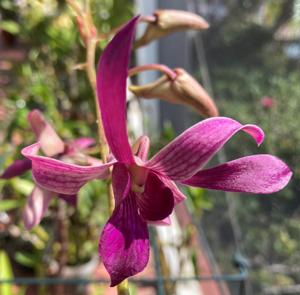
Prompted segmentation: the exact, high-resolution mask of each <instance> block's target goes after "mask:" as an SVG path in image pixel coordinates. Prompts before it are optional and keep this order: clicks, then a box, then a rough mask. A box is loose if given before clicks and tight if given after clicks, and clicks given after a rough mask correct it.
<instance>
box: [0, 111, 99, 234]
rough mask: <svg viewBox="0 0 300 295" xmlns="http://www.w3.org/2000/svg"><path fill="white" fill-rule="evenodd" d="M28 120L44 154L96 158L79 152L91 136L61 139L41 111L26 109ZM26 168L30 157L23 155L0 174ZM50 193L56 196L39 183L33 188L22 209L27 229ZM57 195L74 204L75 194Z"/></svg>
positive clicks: (43, 209) (44, 207)
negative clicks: (70, 140)
mask: <svg viewBox="0 0 300 295" xmlns="http://www.w3.org/2000/svg"><path fill="white" fill-rule="evenodd" d="M28 121H29V123H30V125H31V129H32V131H33V132H34V134H35V136H36V138H37V141H38V142H39V144H40V147H41V149H42V151H43V153H44V154H45V155H46V156H49V157H50V156H55V157H57V158H60V159H68V160H69V161H72V160H78V158H79V157H81V158H84V160H85V161H86V162H87V164H90V162H93V161H95V160H96V159H93V158H91V157H87V156H85V155H83V154H82V152H84V150H85V149H86V148H88V147H89V146H91V145H93V144H94V139H92V138H87V137H83V138H79V139H77V140H75V141H73V142H69V143H64V142H63V141H62V140H61V139H60V138H59V136H58V135H57V133H56V132H55V130H54V129H53V127H52V126H51V125H50V124H49V123H48V122H47V121H46V120H45V118H44V116H43V114H42V113H41V112H40V111H38V110H33V111H31V112H30V113H29V115H28ZM97 162H98V160H97ZM98 163H99V162H98ZM30 169H31V160H29V159H27V158H25V159H20V160H16V161H14V162H13V163H12V164H11V165H10V166H9V167H8V168H7V169H6V170H5V171H4V172H3V174H2V175H1V176H0V178H1V179H10V178H12V177H16V176H20V175H22V174H24V173H25V172H26V171H28V170H30ZM54 196H56V193H54V192H51V191H48V190H45V189H42V188H41V187H39V186H36V187H35V188H34V189H33V191H32V193H31V195H30V196H29V197H28V200H27V204H26V206H25V208H24V211H23V221H24V224H25V227H26V228H27V229H31V228H32V227H34V226H35V225H37V224H39V223H40V221H41V219H42V218H43V216H44V214H45V212H46V210H47V208H48V205H49V203H50V201H51V199H52V198H53V197H54ZM58 197H59V198H61V199H63V200H64V201H66V202H68V203H70V204H71V205H73V206H76V202H77V196H76V194H72V195H64V194H59V195H58Z"/></svg>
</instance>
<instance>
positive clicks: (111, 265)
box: [99, 195, 150, 286]
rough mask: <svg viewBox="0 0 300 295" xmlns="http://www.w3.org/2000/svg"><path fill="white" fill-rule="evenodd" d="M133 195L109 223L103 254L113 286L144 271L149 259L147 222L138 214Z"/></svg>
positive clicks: (101, 248) (102, 246) (125, 200)
mask: <svg viewBox="0 0 300 295" xmlns="http://www.w3.org/2000/svg"><path fill="white" fill-rule="evenodd" d="M134 198H135V197H134V196H133V195H131V196H129V197H127V198H126V199H124V200H123V202H122V203H121V204H120V206H118V207H117V208H116V209H115V211H114V213H113V215H112V216H111V218H110V219H109V220H108V222H107V224H106V225H105V227H104V229H103V231H102V234H101V237H100V242H99V253H100V256H101V258H102V261H103V263H104V266H105V268H106V269H107V271H108V273H109V275H110V277H111V286H115V285H117V284H119V283H120V282H122V281H123V280H124V279H126V278H128V277H130V276H133V275H135V274H137V273H139V272H141V271H142V270H143V269H144V268H145V267H146V265H147V263H148V260H149V251H150V244H149V234H148V229H147V224H146V222H145V221H143V220H142V219H141V217H140V216H139V214H138V210H137V205H136V202H135V199H134Z"/></svg>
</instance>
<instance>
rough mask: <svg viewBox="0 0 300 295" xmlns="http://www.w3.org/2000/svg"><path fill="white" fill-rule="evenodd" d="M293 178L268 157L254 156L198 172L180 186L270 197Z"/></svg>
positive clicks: (279, 162) (279, 163)
mask: <svg viewBox="0 0 300 295" xmlns="http://www.w3.org/2000/svg"><path fill="white" fill-rule="evenodd" d="M291 177H292V172H291V170H290V169H289V167H288V166H287V165H286V164H285V163H284V162H282V161H281V160H280V159H278V158H276V157H274V156H271V155H253V156H248V157H244V158H240V159H237V160H234V161H230V162H227V163H225V164H222V165H219V166H216V167H213V168H210V169H206V170H202V171H199V172H198V173H197V174H196V175H194V176H193V177H191V178H190V179H187V180H185V181H183V182H182V183H183V184H187V185H191V186H196V187H202V188H208V189H215V190H222V191H230V192H246V193H255V194H270V193H274V192H277V191H279V190H281V189H282V188H284V187H285V186H286V185H287V184H288V182H289V180H290V179H291Z"/></svg>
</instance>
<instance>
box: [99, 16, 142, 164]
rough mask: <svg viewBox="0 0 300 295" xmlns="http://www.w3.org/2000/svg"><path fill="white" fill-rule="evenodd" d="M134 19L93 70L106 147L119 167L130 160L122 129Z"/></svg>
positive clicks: (135, 20)
mask: <svg viewBox="0 0 300 295" xmlns="http://www.w3.org/2000/svg"><path fill="white" fill-rule="evenodd" d="M137 21H138V17H135V18H133V19H132V20H130V21H129V22H128V23H127V24H126V25H125V26H124V27H123V28H122V29H121V30H120V31H119V32H118V33H117V34H116V35H115V37H114V38H113V39H112V41H111V42H110V43H109V44H108V45H107V47H106V48H105V50H104V52H103V53H102V55H101V58H100V61H99V65H98V70H97V94H98V99H99V104H100V109H101V116H102V120H103V126H104V131H105V135H106V138H107V142H108V144H109V147H110V149H111V151H112V153H113V154H114V156H115V157H116V159H117V160H118V161H119V162H121V163H126V164H132V163H134V158H133V155H132V151H131V147H130V145H129V142H128V136H127V128H126V79H127V73H128V65H129V58H130V51H131V43H132V39H133V36H134V32H135V27H136V24H137Z"/></svg>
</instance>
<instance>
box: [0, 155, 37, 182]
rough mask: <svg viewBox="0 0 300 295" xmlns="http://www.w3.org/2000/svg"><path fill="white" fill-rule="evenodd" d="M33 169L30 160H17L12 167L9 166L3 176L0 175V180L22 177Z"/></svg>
mask: <svg viewBox="0 0 300 295" xmlns="http://www.w3.org/2000/svg"><path fill="white" fill-rule="evenodd" d="M30 169H31V161H30V160H28V159H26V158H25V159H21V160H15V161H14V162H13V163H12V164H11V165H10V166H8V167H7V168H6V169H5V170H4V172H3V173H2V175H0V179H1V178H2V179H10V178H13V177H16V176H20V175H22V174H23V173H25V172H26V171H28V170H30Z"/></svg>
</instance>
